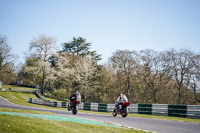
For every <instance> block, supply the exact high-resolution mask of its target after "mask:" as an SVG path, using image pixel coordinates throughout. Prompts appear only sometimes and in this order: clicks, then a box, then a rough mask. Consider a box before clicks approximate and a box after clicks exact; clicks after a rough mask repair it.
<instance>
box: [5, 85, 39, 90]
mask: <svg viewBox="0 0 200 133" xmlns="http://www.w3.org/2000/svg"><path fill="white" fill-rule="evenodd" d="M2 88H4V89H8V88H11V89H18V90H35V88H30V87H21V86H18V85H2Z"/></svg>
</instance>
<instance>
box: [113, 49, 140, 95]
mask: <svg viewBox="0 0 200 133" xmlns="http://www.w3.org/2000/svg"><path fill="white" fill-rule="evenodd" d="M135 53H136V52H135V51H129V50H124V51H122V50H117V51H116V52H115V53H114V54H113V56H112V57H111V58H110V60H111V62H112V65H113V68H116V70H117V72H120V73H121V74H122V75H124V76H125V81H124V80H122V81H124V85H125V87H126V88H124V89H125V90H126V93H127V94H128V97H129V98H130V91H131V74H133V73H134V69H135V67H136V62H135V59H134V58H133V54H135ZM122 75H121V76H122ZM119 78H121V79H122V77H119ZM121 89H123V88H121Z"/></svg>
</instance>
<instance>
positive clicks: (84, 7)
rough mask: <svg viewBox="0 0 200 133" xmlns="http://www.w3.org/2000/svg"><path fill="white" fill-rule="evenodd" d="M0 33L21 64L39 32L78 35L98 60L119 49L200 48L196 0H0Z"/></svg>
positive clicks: (64, 38) (64, 37)
mask: <svg viewBox="0 0 200 133" xmlns="http://www.w3.org/2000/svg"><path fill="white" fill-rule="evenodd" d="M0 34H2V35H6V36H7V38H8V44H9V45H10V46H11V47H12V52H13V53H16V54H18V55H19V56H20V58H19V61H20V62H22V63H23V62H24V61H25V58H24V52H26V51H27V50H28V44H29V43H30V41H31V40H32V39H33V37H37V36H39V35H40V34H46V35H47V36H53V37H55V38H56V39H57V45H59V46H61V44H62V43H64V42H69V41H71V40H72V37H74V36H75V37H79V36H81V37H83V38H85V39H86V40H87V42H91V43H92V46H91V50H96V51H97V53H98V54H101V55H102V58H103V60H102V62H105V61H107V60H108V58H109V57H111V56H112V53H113V52H115V51H116V50H119V49H121V50H125V49H128V50H136V51H140V50H145V49H153V50H156V51H163V50H168V49H171V48H174V49H181V48H184V49H189V50H192V51H195V52H200V0H0Z"/></svg>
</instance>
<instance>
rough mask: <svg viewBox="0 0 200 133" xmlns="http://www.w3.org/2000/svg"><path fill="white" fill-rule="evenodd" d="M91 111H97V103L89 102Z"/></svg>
mask: <svg viewBox="0 0 200 133" xmlns="http://www.w3.org/2000/svg"><path fill="white" fill-rule="evenodd" d="M90 110H91V111H98V103H91V104H90Z"/></svg>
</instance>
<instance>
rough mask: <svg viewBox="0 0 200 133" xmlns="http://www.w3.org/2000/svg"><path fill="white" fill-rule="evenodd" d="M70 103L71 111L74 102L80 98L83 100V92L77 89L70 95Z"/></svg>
mask: <svg viewBox="0 0 200 133" xmlns="http://www.w3.org/2000/svg"><path fill="white" fill-rule="evenodd" d="M69 100H70V102H69V104H68V110H69V111H70V109H71V106H72V105H73V102H74V101H76V100H78V101H80V102H81V94H80V93H79V92H78V91H77V90H76V91H75V92H74V93H73V94H72V95H71V96H70V97H69Z"/></svg>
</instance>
